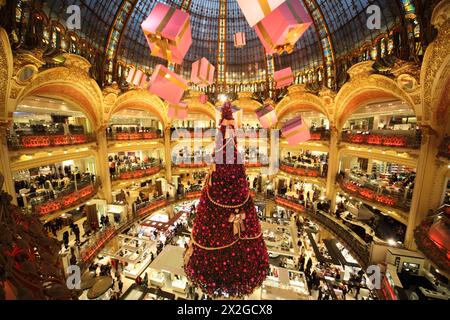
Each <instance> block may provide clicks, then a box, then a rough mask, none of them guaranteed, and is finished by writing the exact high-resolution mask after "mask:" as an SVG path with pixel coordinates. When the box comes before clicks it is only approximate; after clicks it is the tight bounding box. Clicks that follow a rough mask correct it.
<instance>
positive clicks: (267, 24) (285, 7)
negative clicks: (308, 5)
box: [254, 0, 312, 54]
mask: <svg viewBox="0 0 450 320" xmlns="http://www.w3.org/2000/svg"><path fill="white" fill-rule="evenodd" d="M311 25H312V20H311V18H310V16H309V15H308V13H307V12H306V10H305V8H304V7H303V5H302V4H301V3H300V1H299V0H287V1H286V2H285V3H283V4H282V5H280V6H279V7H278V8H276V9H275V10H274V11H273V12H271V13H270V14H269V15H268V16H267V17H265V18H264V19H263V20H261V21H260V22H258V24H257V25H256V26H255V27H254V29H255V31H256V33H257V35H258V37H259V39H260V40H261V42H262V44H263V46H264V48H265V49H266V52H267V54H274V53H279V54H281V53H283V52H287V53H292V52H293V51H294V47H295V44H296V43H297V41H298V39H300V37H301V36H302V35H303V34H304V33H305V32H306V30H308V28H309V27H310V26H311Z"/></svg>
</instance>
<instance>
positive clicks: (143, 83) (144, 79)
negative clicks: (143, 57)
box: [139, 74, 149, 90]
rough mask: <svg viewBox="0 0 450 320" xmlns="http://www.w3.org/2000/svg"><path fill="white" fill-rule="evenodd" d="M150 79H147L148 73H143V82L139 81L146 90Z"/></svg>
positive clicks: (140, 86)
mask: <svg viewBox="0 0 450 320" xmlns="http://www.w3.org/2000/svg"><path fill="white" fill-rule="evenodd" d="M148 85H149V81H148V79H147V75H146V74H143V76H142V79H141V82H140V83H139V88H142V89H144V90H147V89H148Z"/></svg>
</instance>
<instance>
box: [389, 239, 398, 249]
mask: <svg viewBox="0 0 450 320" xmlns="http://www.w3.org/2000/svg"><path fill="white" fill-rule="evenodd" d="M387 243H388V245H390V246H391V247H395V246H396V245H397V242H395V240H393V239H389V240H388V241H387Z"/></svg>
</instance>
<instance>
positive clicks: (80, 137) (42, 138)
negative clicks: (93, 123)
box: [8, 134, 96, 150]
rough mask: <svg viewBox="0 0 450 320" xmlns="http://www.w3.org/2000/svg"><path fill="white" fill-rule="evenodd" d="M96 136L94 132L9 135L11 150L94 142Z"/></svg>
mask: <svg viewBox="0 0 450 320" xmlns="http://www.w3.org/2000/svg"><path fill="white" fill-rule="evenodd" d="M95 140H96V138H95V136H94V135H92V134H71V135H64V134H45V135H22V136H9V137H8V148H9V149H10V150H21V149H32V148H49V147H62V146H71V145H80V144H85V143H90V142H94V141H95Z"/></svg>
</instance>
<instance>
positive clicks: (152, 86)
mask: <svg viewBox="0 0 450 320" xmlns="http://www.w3.org/2000/svg"><path fill="white" fill-rule="evenodd" d="M187 89H188V85H187V81H186V80H184V79H183V78H182V77H181V76H179V75H178V74H176V73H175V72H172V71H170V70H169V69H167V68H166V67H164V66H163V65H157V66H156V68H155V71H154V72H153V74H152V77H151V79H150V83H149V87H148V91H150V92H151V93H154V94H156V95H157V96H159V97H160V98H162V99H165V100H167V101H168V102H169V103H171V104H178V103H179V102H180V100H181V98H182V97H183V94H184V91H185V90H187Z"/></svg>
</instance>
